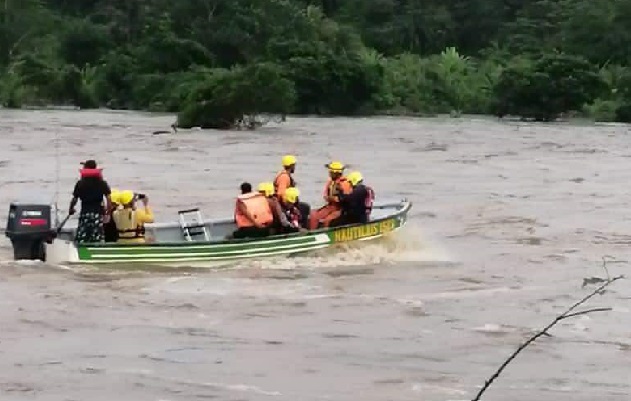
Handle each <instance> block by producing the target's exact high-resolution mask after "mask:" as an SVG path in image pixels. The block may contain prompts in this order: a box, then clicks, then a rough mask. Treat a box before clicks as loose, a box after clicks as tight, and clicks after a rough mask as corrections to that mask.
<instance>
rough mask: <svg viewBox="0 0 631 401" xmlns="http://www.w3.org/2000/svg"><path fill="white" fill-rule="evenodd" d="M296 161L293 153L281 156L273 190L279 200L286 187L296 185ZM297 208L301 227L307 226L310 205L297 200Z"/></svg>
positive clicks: (281, 199) (281, 198)
mask: <svg viewBox="0 0 631 401" xmlns="http://www.w3.org/2000/svg"><path fill="white" fill-rule="evenodd" d="M296 162H297V159H296V156H294V155H285V156H283V158H282V165H283V169H282V170H281V171H279V172H278V174H276V178H274V190H275V191H276V197H277V198H278V200H279V201H280V202H282V201H283V196H284V195H285V191H286V190H287V188H294V187H296V185H297V184H296V181H295V180H294V176H293V174H294V173H295V172H296ZM298 208H299V209H300V214H301V215H302V219H303V221H302V223H301V225H302V226H303V227H304V226H307V225H308V224H309V221H308V219H309V214H310V213H311V206H310V205H309V204H308V203H306V202H298Z"/></svg>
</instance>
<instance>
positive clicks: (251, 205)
mask: <svg viewBox="0 0 631 401" xmlns="http://www.w3.org/2000/svg"><path fill="white" fill-rule="evenodd" d="M239 201H241V202H242V203H243V204H244V205H245V208H246V209H247V210H248V212H250V214H251V215H252V217H254V220H256V222H257V223H259V224H262V225H264V226H265V225H268V224H270V223H272V222H273V221H274V213H273V212H272V208H271V207H270V205H269V202H268V200H267V198H266V197H265V196H263V195H262V194H260V193H258V192H250V193H248V194H243V195H239V196H238V197H237V204H236V205H235V210H234V220H235V222H236V223H237V227H238V228H243V227H253V226H254V224H253V223H252V222H251V221H250V220H249V219H248V218H247V217H246V216H245V215H244V214H243V213H241V211H240V210H239Z"/></svg>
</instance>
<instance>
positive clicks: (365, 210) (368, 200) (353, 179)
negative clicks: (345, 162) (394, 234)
mask: <svg viewBox="0 0 631 401" xmlns="http://www.w3.org/2000/svg"><path fill="white" fill-rule="evenodd" d="M346 178H347V179H348V181H349V182H350V184H351V186H352V187H353V190H352V191H351V193H350V194H347V195H344V194H340V200H341V203H342V215H341V217H340V220H339V221H337V223H338V224H355V223H367V222H368V220H369V219H370V213H371V212H372V205H373V203H374V200H375V192H374V191H373V189H372V188H371V187H369V186H367V185H365V184H364V177H363V176H362V174H361V173H360V172H359V171H353V172H351V173H350V174H349V175H348V176H347V177H346Z"/></svg>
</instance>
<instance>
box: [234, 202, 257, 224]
mask: <svg viewBox="0 0 631 401" xmlns="http://www.w3.org/2000/svg"><path fill="white" fill-rule="evenodd" d="M237 204H238V206H237V207H238V208H239V211H240V212H241V213H243V215H244V216H245V217H246V218H247V219H248V220H250V222H252V224H254V225H255V226H256V227H258V228H261V227H263V226H262V225H261V224H259V223H258V222H257V221H256V220H255V219H254V216H252V214H250V211H249V210H248V208H247V207H245V204H244V203H243V202H241V201H240V200H239V201H237Z"/></svg>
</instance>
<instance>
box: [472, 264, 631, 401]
mask: <svg viewBox="0 0 631 401" xmlns="http://www.w3.org/2000/svg"><path fill="white" fill-rule="evenodd" d="M603 262H604V259H603ZM621 278H624V276H617V277H614V278H610V279H608V280H607V281H605V283H604V284H603V285H601V286H600V287H598V288H597V289H595V290H594V291H593V292H591V293H590V294H589V295H587V296H586V297H584V298H583V299H581V300H580V301H578V302H576V303H575V304H574V305H572V306H571V307H570V308H568V309H567V310H566V311H565V312H563V313H562V314H561V315H559V316H557V317H556V319H554V320H553V321H552V322H551V323H550V324H548V325H547V326H546V327H545V328H543V329H542V330H540V331H539V332H537V334H535V335H534V336H532V337H531V338H529V339H528V340H527V341H526V342H524V343H523V344H522V345H521V346H520V347H519V348H517V350H515V352H513V353H512V354H511V356H509V357H508V359H506V361H504V363H503V364H502V365H501V366H500V367H499V369H497V371H495V373H493V375H492V376H491V377H490V378H489V379H488V380H487V381H486V382H485V383H484V386H482V388H481V389H480V391H479V392H478V394H477V395H476V396H475V398H473V400H472V401H479V400H480V397H482V394H484V392H485V391H486V390H487V389H488V388H489V386H490V385H491V384H492V383H493V382H494V381H495V379H497V378H498V377H499V375H500V374H501V373H502V371H503V370H504V368H506V366H508V364H509V363H511V361H512V360H513V359H515V357H516V356H517V355H519V353H520V352H521V351H523V350H524V349H525V348H526V347H528V346H529V345H530V344H531V343H532V342H534V341H535V340H536V339H537V338H539V337H541V336H543V335H548V330H550V329H551V328H552V327H553V326H554V325H555V324H557V323H559V322H560V321H561V320H564V319H568V318H571V317H576V316H580V315H586V314H588V313H592V312H605V311H609V310H611V308H595V309H589V310H585V311H581V312H572V311H573V310H574V309H576V308H577V307H579V306H581V305H582V304H584V303H585V302H587V301H588V300H589V299H590V298H592V297H593V296H595V295H596V294H602V293H603V292H602V291H603V290H604V289H605V287H607V286H608V285H610V284H611V283H613V282H615V281H617V280H620V279H621Z"/></svg>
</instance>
